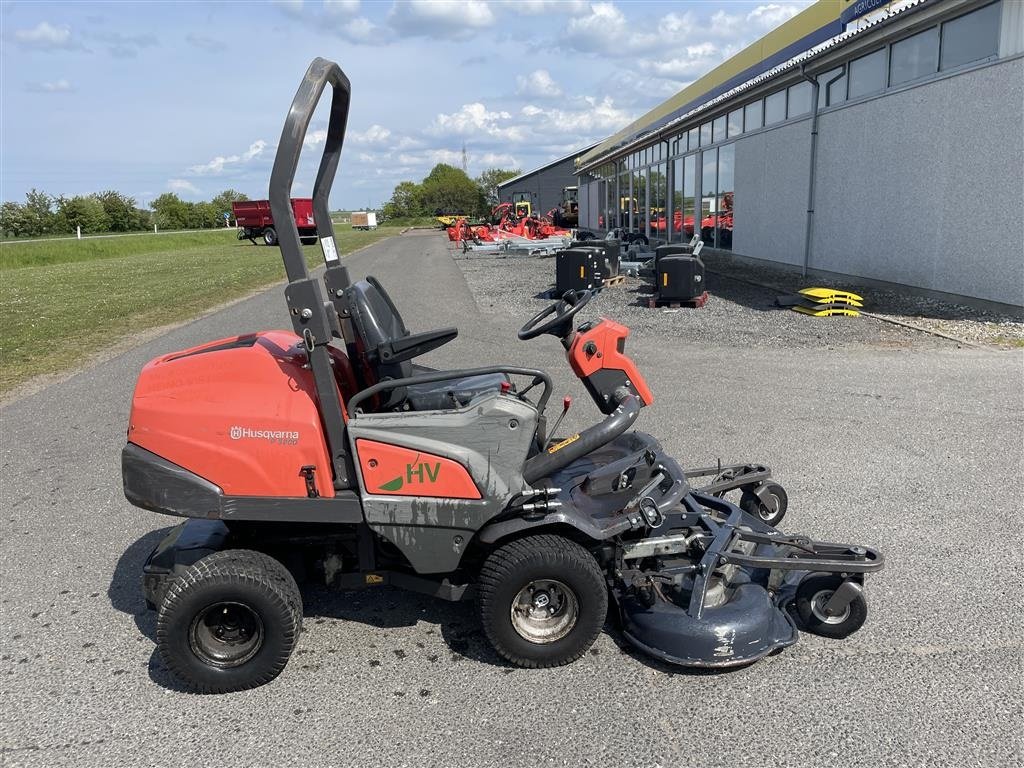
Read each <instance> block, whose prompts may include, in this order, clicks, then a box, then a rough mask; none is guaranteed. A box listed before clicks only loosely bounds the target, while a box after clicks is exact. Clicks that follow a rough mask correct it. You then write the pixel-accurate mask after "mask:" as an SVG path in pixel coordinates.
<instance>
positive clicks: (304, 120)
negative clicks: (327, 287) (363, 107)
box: [269, 58, 355, 489]
mask: <svg viewBox="0 0 1024 768" xmlns="http://www.w3.org/2000/svg"><path fill="white" fill-rule="evenodd" d="M328 84H330V85H331V88H332V91H333V94H332V97H331V114H330V119H329V121H328V124H327V138H326V139H325V141H324V153H323V157H322V158H321V159H320V169H319V171H318V172H317V176H316V183H315V185H314V187H313V215H314V216H315V218H316V226H317V234H318V235H319V236H320V246H321V248H323V250H324V259H325V260H326V261H327V264H328V267H330V266H331V265H332V263H333V264H335V265H337V264H338V252H337V248H336V247H335V244H334V225H333V223H332V222H331V215H330V210H329V204H328V199H329V197H330V193H331V185H332V184H333V183H334V175H335V173H336V172H337V170H338V161H339V160H340V159H341V148H342V145H343V144H344V143H345V126H346V124H347V123H348V109H349V104H350V102H351V95H352V86H351V84H350V83H349V80H348V78H347V77H346V76H345V73H344V72H342V71H341V67H339V66H338V65H337V64H335V63H334V62H333V61H327V60H326V59H321V58H316V59H313V62H312V63H311V64H310V65H309V69H307V70H306V75H305V77H303V79H302V82H301V83H300V84H299V89H298V90H297V91H296V92H295V98H293V99H292V105H291V108H290V109H289V110H288V116H287V117H286V118H285V121H284V128H283V129H282V131H281V140H280V141H279V142H278V144H277V155H276V156H275V157H274V168H273V170H272V171H271V173H270V193H269V198H270V212H271V214H272V215H273V217H274V224H275V226H276V227H277V235H278V244H279V245H280V247H281V258H282V259H283V260H284V269H285V273H286V274H287V275H288V285H287V287H286V288H285V300H286V301H287V303H288V311H289V314H290V315H291V319H292V327H293V328H294V329H295V333H296V334H298V335H299V336H301V337H302V340H303V342H304V345H305V349H306V356H307V357H308V359H309V366H310V369H311V370H312V372H313V380H314V382H315V385H316V394H317V400H318V401H319V404H320V418H321V420H322V421H323V426H324V436H325V438H326V439H327V446H328V449H329V450H330V453H331V470H332V473H333V476H334V487H335V488H337V489H344V488H351V487H352V486H353V484H354V483H355V479H354V478H355V473H354V471H353V466H352V457H351V455H350V454H349V451H348V441H347V440H346V434H345V418H344V415H343V412H342V406H341V398H340V397H339V395H338V388H337V384H336V381H335V378H334V371H333V368H332V366H331V356H330V352H329V351H328V345H329V344H330V342H331V339H332V338H333V337H334V336H341V327H340V324H339V319H338V314H337V312H336V311H335V308H334V306H333V305H332V304H328V303H326V300H325V298H326V297H325V295H324V291H323V288H322V286H321V284H320V282H319V281H316V280H313V279H311V278H310V276H309V270H307V269H306V260H305V258H304V257H303V255H302V245H301V243H300V241H299V230H298V227H297V226H296V223H295V213H294V211H293V210H292V203H291V192H292V183H293V182H294V181H295V173H296V171H297V170H298V167H299V157H300V156H301V154H302V146H303V142H304V140H305V138H306V131H307V130H308V128H309V122H310V120H311V119H312V118H313V110H315V109H316V105H317V104H318V103H319V101H320V97H321V96H322V95H323V92H324V89H325V88H326V87H327V85H328ZM337 269H338V270H339V271H340V272H341V273H342V274H344V275H346V276H347V272H346V271H345V270H344V268H343V267H340V266H338V267H337ZM328 271H330V270H328ZM342 287H343V286H342Z"/></svg>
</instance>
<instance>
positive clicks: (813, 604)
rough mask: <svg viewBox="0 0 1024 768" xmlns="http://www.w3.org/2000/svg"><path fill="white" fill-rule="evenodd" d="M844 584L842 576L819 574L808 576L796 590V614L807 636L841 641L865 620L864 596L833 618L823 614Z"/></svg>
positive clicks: (858, 596)
mask: <svg viewBox="0 0 1024 768" xmlns="http://www.w3.org/2000/svg"><path fill="white" fill-rule="evenodd" d="M844 581H846V579H844V578H843V577H842V576H838V575H836V574H831V573H827V574H826V573H823V574H812V575H811V576H808V577H806V578H805V579H804V580H803V581H801V582H800V586H799V587H797V590H796V611H797V614H798V615H799V617H800V622H801V624H802V625H803V626H804V628H805V629H806V630H807V631H808V632H813V633H814V634H816V635H821V636H822V637H830V638H832V639H834V640H842V639H843V638H844V637H849V636H850V635H852V634H853V633H854V632H856V631H857V630H858V629H860V628H861V627H862V626H864V622H865V621H866V620H867V618H868V602H867V600H865V599H864V595H857V596H856V597H855V598H854V599H853V600H852V601H851V602H850V604H849V605H847V606H846V608H844V609H843V611H842V612H841V613H838V614H836V615H835V616H830V615H829V614H828V613H827V612H826V610H825V606H826V605H827V604H828V601H829V600H831V599H832V595H834V594H835V592H836V590H837V589H839V587H840V585H841V584H842V583H843V582H844Z"/></svg>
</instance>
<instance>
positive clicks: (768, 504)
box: [740, 483, 789, 527]
mask: <svg viewBox="0 0 1024 768" xmlns="http://www.w3.org/2000/svg"><path fill="white" fill-rule="evenodd" d="M763 494H764V495H763V497H762V496H759V495H758V494H756V493H754V492H753V491H749V490H747V489H744V490H743V495H742V496H740V509H742V510H743V511H744V512H746V513H747V514H748V515H753V516H754V517H756V518H758V519H759V520H761V522H763V523H767V524H768V525H770V526H773V527H774V526H777V525H778V524H779V523H781V522H782V518H784V517H785V516H786V510H787V509H788V508H789V496H787V495H786V489H785V488H783V487H782V486H781V485H779V484H778V483H765V484H764V487H763Z"/></svg>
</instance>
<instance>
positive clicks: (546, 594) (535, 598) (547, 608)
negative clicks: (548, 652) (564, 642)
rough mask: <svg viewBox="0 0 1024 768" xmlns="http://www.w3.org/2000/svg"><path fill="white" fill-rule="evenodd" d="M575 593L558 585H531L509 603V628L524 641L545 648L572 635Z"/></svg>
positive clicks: (542, 581) (576, 602)
mask: <svg viewBox="0 0 1024 768" xmlns="http://www.w3.org/2000/svg"><path fill="white" fill-rule="evenodd" d="M579 614H580V607H579V600H577V599H576V593H575V592H573V591H572V590H571V589H569V587H567V586H566V585H565V584H563V583H562V582H560V581H555V580H553V579H537V580H536V581H531V582H530V583H529V584H527V585H526V586H525V587H523V588H522V589H521V590H519V594H517V595H516V597H515V599H514V600H513V601H512V610H511V615H512V628H513V629H515V631H516V633H517V634H518V635H519V636H520V637H521V638H523V639H524V640H526V641H528V642H531V643H537V644H539V645H546V644H547V643H553V642H555V641H557V640H561V639H562V638H563V637H565V636H566V635H568V634H569V633H570V632H572V630H573V627H575V626H576V622H577V620H578V619H579Z"/></svg>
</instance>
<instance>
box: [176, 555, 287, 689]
mask: <svg viewBox="0 0 1024 768" xmlns="http://www.w3.org/2000/svg"><path fill="white" fill-rule="evenodd" d="M301 628H302V598H301V596H300V594H299V588H298V586H297V585H296V583H295V579H293V578H292V575H291V574H290V573H289V572H288V570H287V569H286V568H285V567H284V566H283V565H281V563H279V562H278V561H277V560H275V559H274V558H272V557H270V556H268V555H264V554H262V553H260V552H252V551H249V550H243V549H235V550H225V551H223V552H215V553H214V554H212V555H209V556H207V557H204V558H203V559H202V560H200V561H198V562H197V563H195V565H193V566H191V567H190V568H188V570H186V571H185V572H184V573H183V574H181V576H179V577H178V578H177V579H175V580H174V581H173V582H172V583H171V585H170V586H169V587H168V589H167V594H166V596H165V597H164V600H163V603H162V604H161V606H160V613H159V616H158V618H157V627H156V643H157V649H158V650H159V651H160V656H161V658H162V659H163V661H164V664H166V665H167V668H168V669H169V670H170V671H171V672H172V673H173V674H174V675H175V677H177V678H179V679H180V680H181V681H182V682H184V683H186V684H187V685H188V686H189V687H191V688H193V689H194V690H196V691H199V692H201V693H225V692H228V691H239V690H243V689H245V688H254V687H256V686H258V685H263V684H264V683H269V682H270V681H271V680H273V679H274V678H275V677H277V676H278V675H279V674H280V673H281V670H283V669H284V667H285V665H286V664H287V663H288V658H289V656H290V655H291V652H292V649H293V648H294V647H295V643H296V641H297V640H298V636H299V632H300V630H301Z"/></svg>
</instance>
